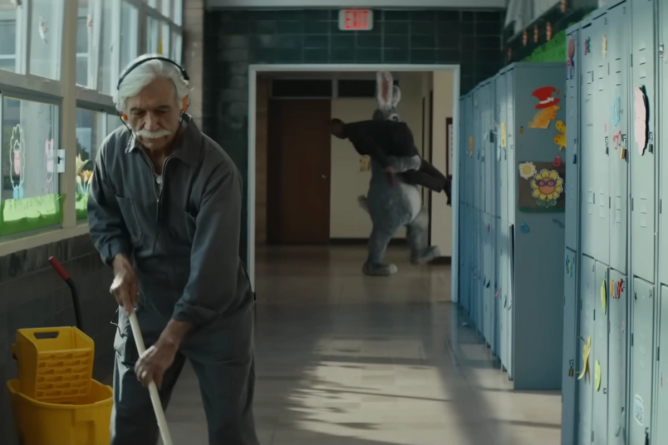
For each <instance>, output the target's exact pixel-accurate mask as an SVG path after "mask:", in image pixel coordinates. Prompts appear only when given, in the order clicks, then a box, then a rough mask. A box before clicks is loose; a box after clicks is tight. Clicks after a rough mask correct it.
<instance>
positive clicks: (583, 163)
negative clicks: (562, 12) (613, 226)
mask: <svg viewBox="0 0 668 445" xmlns="http://www.w3.org/2000/svg"><path fill="white" fill-rule="evenodd" d="M593 30H594V25H593V24H591V25H588V26H585V27H583V28H582V32H581V35H580V40H581V42H583V46H584V47H586V45H587V42H591V39H592V38H593V36H595V33H594V32H593ZM583 54H584V53H583ZM580 65H581V67H582V73H581V74H582V76H581V77H582V83H581V92H582V96H581V106H582V114H581V117H582V119H581V122H582V126H581V127H580V131H581V139H582V143H581V144H580V147H581V149H580V156H579V160H578V162H580V171H581V175H580V180H581V187H582V188H581V192H580V193H582V196H581V200H580V202H581V207H580V214H581V215H582V216H581V219H582V228H581V230H582V232H581V234H580V242H581V246H582V252H583V253H584V254H586V255H590V256H592V257H595V256H596V241H597V239H596V236H597V235H596V229H597V222H598V221H597V218H596V215H597V213H596V189H595V188H596V185H597V184H596V172H595V170H594V165H595V163H596V156H595V151H594V147H596V146H598V147H599V148H600V143H599V144H597V141H596V137H595V133H596V132H595V128H596V112H595V111H596V110H595V87H594V68H595V61H594V57H593V55H592V54H591V53H590V52H588V53H587V56H584V57H582V63H581V64H580ZM598 142H600V141H598Z"/></svg>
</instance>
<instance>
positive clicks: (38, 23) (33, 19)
mask: <svg viewBox="0 0 668 445" xmlns="http://www.w3.org/2000/svg"><path fill="white" fill-rule="evenodd" d="M64 10H65V7H64V3H63V0H32V2H30V11H31V12H30V73H31V74H34V75H36V76H41V77H46V78H48V79H56V80H57V79H60V61H61V57H60V53H61V49H62V36H63V31H62V27H63V13H64Z"/></svg>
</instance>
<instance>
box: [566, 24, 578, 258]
mask: <svg viewBox="0 0 668 445" xmlns="http://www.w3.org/2000/svg"><path fill="white" fill-rule="evenodd" d="M566 35H567V37H566V52H567V56H568V61H567V65H566V94H567V100H566V129H567V140H566V143H567V145H566V150H565V153H564V155H562V157H563V158H564V162H565V163H566V177H567V178H568V181H566V247H567V248H569V249H573V250H575V251H577V250H578V247H579V246H578V235H577V233H578V230H579V222H580V199H579V197H580V193H579V192H580V168H579V167H580V165H581V162H578V155H579V152H580V145H579V135H580V118H581V116H580V61H581V57H580V54H581V44H580V26H579V25H577V26H573V27H571V28H569V29H568V30H567V33H566ZM580 161H582V160H581V159H580Z"/></svg>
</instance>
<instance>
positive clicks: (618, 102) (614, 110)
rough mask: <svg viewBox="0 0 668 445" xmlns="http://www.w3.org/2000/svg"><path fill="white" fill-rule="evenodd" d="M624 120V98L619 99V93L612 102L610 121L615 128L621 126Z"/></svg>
mask: <svg viewBox="0 0 668 445" xmlns="http://www.w3.org/2000/svg"><path fill="white" fill-rule="evenodd" d="M621 120H622V98H621V97H619V91H618V92H616V93H615V98H614V99H613V100H612V106H611V107H610V121H612V125H614V126H615V127H616V126H617V125H619V122H620V121H621Z"/></svg>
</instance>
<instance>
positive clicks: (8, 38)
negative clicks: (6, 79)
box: [0, 0, 18, 71]
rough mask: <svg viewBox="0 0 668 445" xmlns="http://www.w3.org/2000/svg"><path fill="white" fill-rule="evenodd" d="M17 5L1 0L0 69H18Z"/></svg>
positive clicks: (8, 0)
mask: <svg viewBox="0 0 668 445" xmlns="http://www.w3.org/2000/svg"><path fill="white" fill-rule="evenodd" d="M16 18H17V7H16V5H14V4H13V3H12V2H11V1H10V0H0V69H3V70H8V71H18V67H17V57H16V55H17V54H18V51H17V46H18V39H17V35H18V33H17V21H16Z"/></svg>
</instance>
